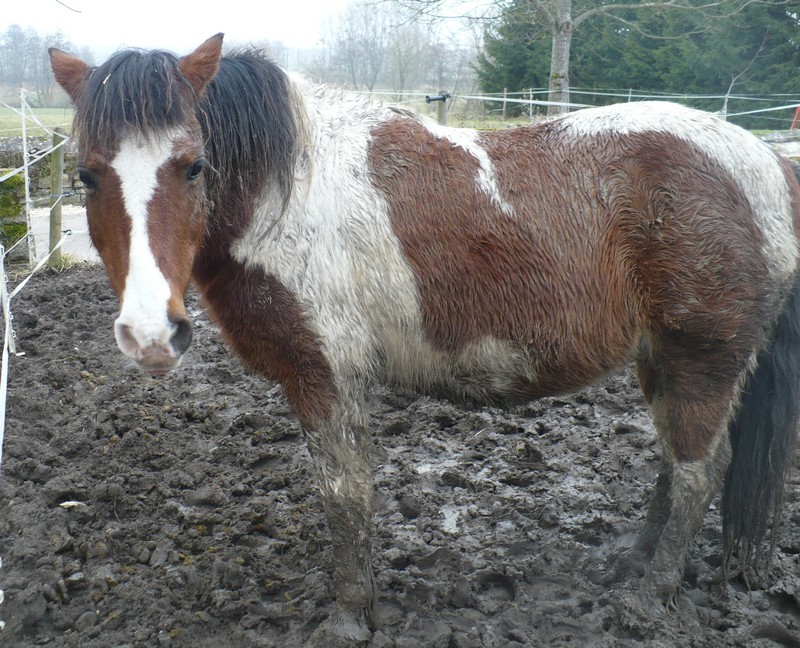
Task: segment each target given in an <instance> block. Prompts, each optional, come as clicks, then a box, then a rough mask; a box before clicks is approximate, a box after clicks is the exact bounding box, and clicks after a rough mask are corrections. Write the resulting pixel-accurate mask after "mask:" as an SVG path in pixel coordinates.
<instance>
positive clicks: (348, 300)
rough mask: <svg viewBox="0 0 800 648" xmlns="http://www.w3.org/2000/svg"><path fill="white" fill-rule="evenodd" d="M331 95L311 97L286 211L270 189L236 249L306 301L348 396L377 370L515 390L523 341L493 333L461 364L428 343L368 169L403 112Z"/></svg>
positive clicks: (357, 395) (349, 399) (397, 378)
mask: <svg viewBox="0 0 800 648" xmlns="http://www.w3.org/2000/svg"><path fill="white" fill-rule="evenodd" d="M331 92H336V91H331V90H327V89H322V88H317V89H316V90H310V91H309V92H307V93H306V95H305V108H306V110H307V119H306V120H305V122H306V123H307V124H309V125H310V130H311V132H310V133H309V138H310V147H308V149H307V150H308V152H309V154H310V156H311V158H310V162H308V161H304V162H303V165H302V169H301V170H299V172H298V173H297V174H296V185H295V191H294V194H293V196H292V198H291V200H290V202H289V205H288V208H287V210H286V212H285V213H283V214H282V215H279V214H280V204H281V201H280V197H279V196H277V195H276V194H275V192H274V191H273V192H269V191H268V192H267V195H266V196H265V197H264V200H263V204H262V205H261V207H260V208H259V209H257V210H256V213H255V215H254V219H253V223H252V226H251V227H250V229H249V230H248V231H247V232H246V233H245V234H244V235H243V236H242V238H241V239H240V240H239V241H237V242H236V243H235V244H234V246H233V248H232V254H233V256H234V257H235V258H236V259H237V260H238V261H240V262H241V263H243V264H244V265H245V266H251V265H255V266H258V267H260V268H262V269H263V270H264V271H265V272H267V273H269V274H273V275H274V276H276V277H277V278H278V279H279V280H280V281H281V282H282V283H283V284H284V285H285V286H286V287H287V288H288V289H289V290H291V291H292V292H293V293H294V294H295V295H296V296H297V297H298V298H299V300H300V303H301V306H302V308H303V309H304V312H305V314H306V317H307V320H308V321H307V324H309V325H310V326H312V328H313V329H314V330H315V332H316V333H317V334H318V335H319V337H320V339H321V341H322V344H323V352H324V354H325V356H326V358H327V359H328V361H329V362H330V364H331V367H332V369H333V373H334V376H335V377H336V384H337V388H338V390H339V396H340V401H341V402H342V403H351V405H350V407H352V409H353V410H357V409H359V407H360V405H359V403H361V402H362V400H363V391H364V387H365V386H366V385H365V382H369V381H372V380H374V379H380V380H383V379H388V380H389V381H391V382H395V383H403V384H413V385H416V386H420V387H422V386H431V385H436V386H439V387H441V388H444V389H448V388H449V389H451V390H452V391H456V392H458V391H460V392H462V393H463V392H467V391H468V392H469V393H470V394H471V395H473V396H477V394H473V390H475V389H477V390H479V392H481V393H485V392H486V390H487V388H488V389H489V390H491V391H494V390H500V391H502V390H505V389H507V388H508V386H509V385H510V384H511V383H512V382H514V380H515V379H516V378H517V377H518V376H519V372H520V371H524V368H522V367H520V364H521V363H523V362H524V359H522V358H521V357H520V356H519V354H518V353H516V352H515V351H513V350H512V348H511V345H509V344H507V343H505V342H499V341H497V340H493V339H490V338H487V339H485V340H483V341H481V342H479V343H477V344H474V345H471V346H470V347H468V348H466V349H464V350H462V351H461V352H460V353H459V354H458V357H457V358H455V361H454V359H453V358H451V357H450V356H449V355H447V354H445V353H443V352H441V351H437V350H435V349H434V348H432V347H431V345H430V344H429V343H428V342H427V339H426V336H425V333H424V328H423V322H422V314H421V310H420V296H419V293H418V290H417V283H416V280H415V277H414V273H413V271H412V269H411V267H410V265H409V263H408V261H407V259H406V257H405V255H404V254H403V251H402V248H401V245H400V242H399V240H398V239H397V237H396V236H395V235H394V232H393V230H392V227H391V223H390V218H389V208H388V205H387V204H386V199H385V197H384V195H383V194H382V193H380V192H379V191H378V190H376V189H375V188H374V187H373V186H372V184H371V183H370V182H369V179H368V172H367V169H368V168H369V165H368V159H367V157H368V146H369V143H370V140H371V132H372V130H373V129H374V128H375V127H376V126H378V125H379V124H380V123H383V122H385V121H386V120H389V119H392V118H395V117H396V112H395V111H393V110H391V109H388V108H387V109H381V108H376V107H375V106H374V105H372V106H370V105H368V104H366V103H365V101H364V99H363V98H361V97H353V96H349V95H341V96H338V97H333V98H332V97H330V96H329V95H330V93H331ZM325 93H327V94H328V96H326V94H325ZM332 99H333V100H332ZM470 376H471V377H472V378H471V379H469V378H468V377H470ZM475 376H479V377H485V379H486V381H487V382H486V383H485V384H484V383H483V382H482V380H481V378H475ZM489 376H491V379H489V378H488V377H489ZM470 380H471V381H472V382H470ZM351 413H353V412H351Z"/></svg>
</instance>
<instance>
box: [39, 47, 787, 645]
mask: <svg viewBox="0 0 800 648" xmlns="http://www.w3.org/2000/svg"><path fill="white" fill-rule="evenodd" d="M222 42H223V35H222V34H218V35H216V36H213V37H212V38H210V39H208V40H207V41H205V42H204V43H203V44H202V45H200V46H199V47H198V48H197V49H196V50H194V51H193V52H191V53H190V54H188V55H186V56H183V57H178V56H177V55H175V54H172V53H170V52H166V51H161V50H155V51H143V50H135V49H132V50H124V51H121V52H118V53H116V54H114V55H113V56H112V57H111V58H110V59H108V60H107V61H106V62H105V63H103V64H102V65H100V66H99V67H90V66H89V65H87V64H86V63H84V62H83V61H81V60H80V59H78V58H75V57H73V56H71V55H69V54H67V53H65V52H62V51H59V50H57V49H51V50H50V59H51V65H52V70H53V72H54V75H55V78H56V80H57V81H58V83H59V84H60V85H61V86H62V87H63V88H64V90H65V91H66V92H67V93H68V94H69V96H70V98H71V100H72V101H73V103H74V104H75V109H76V111H75V118H74V126H73V131H74V134H75V135H76V136H77V139H78V142H79V171H78V175H79V178H80V180H81V181H82V183H83V185H84V186H85V189H86V209H87V218H88V222H89V229H90V234H91V238H92V241H93V243H94V245H95V247H96V248H97V250H98V252H99V254H100V256H101V258H102V261H103V263H104V265H105V268H106V270H107V273H108V278H109V281H110V283H111V286H112V287H113V288H114V290H115V291H116V293H117V295H118V296H119V302H120V313H119V316H118V317H117V319H116V321H115V323H114V331H115V336H116V340H117V343H118V345H119V348H120V349H121V351H122V353H124V354H125V355H126V356H128V357H129V358H131V359H132V360H133V362H134V363H135V364H136V365H137V366H138V367H140V368H141V369H143V370H144V371H147V372H149V373H151V374H154V375H159V374H163V373H165V372H167V371H170V370H172V369H174V368H176V367H177V366H178V365H179V363H180V361H181V358H182V356H183V355H184V353H185V351H186V350H187V348H188V347H189V345H190V343H191V339H192V324H191V322H190V321H189V319H188V318H187V315H186V312H185V308H184V294H185V292H186V290H187V288H188V286H189V285H190V282H194V285H195V286H196V287H197V289H198V290H199V292H200V293H201V295H202V297H203V299H204V302H205V304H206V306H207V308H208V310H209V313H210V315H211V317H212V318H213V319H214V320H215V321H216V322H217V323H218V324H219V327H220V329H221V331H222V333H223V335H224V337H225V338H226V340H227V343H228V344H229V346H230V348H231V349H232V350H233V352H234V353H235V354H236V355H237V356H238V357H239V358H240V359H241V361H242V362H243V363H244V364H245V365H246V366H247V367H249V368H250V369H251V370H253V371H255V372H258V373H260V374H262V375H263V376H265V377H266V378H267V379H268V380H270V381H277V382H278V383H280V384H281V385H282V386H283V389H284V392H285V395H286V398H287V400H288V402H289V404H290V406H291V409H292V410H293V411H294V413H295V414H296V416H297V418H298V419H299V421H300V422H301V424H302V426H303V428H304V429H305V431H306V437H307V443H308V447H309V449H310V454H311V456H312V457H313V461H314V464H315V468H316V472H317V475H318V480H319V490H320V494H321V498H322V502H323V505H324V509H325V513H326V518H327V521H328V525H329V531H330V535H331V541H332V549H333V556H334V560H335V565H334V567H333V574H334V581H335V587H336V603H335V606H334V612H333V613H332V614H331V615H330V617H329V618H328V619H327V621H326V622H325V623H324V624H322V625H321V626H320V628H319V629H318V633H317V637H316V640H317V641H318V642H319V643H320V644H323V643H326V644H329V645H337V644H339V645H353V644H354V643H357V642H365V641H368V640H369V638H370V636H371V632H372V631H373V630H374V629H375V627H376V624H377V619H376V618H375V607H374V601H375V597H376V592H375V585H374V579H373V570H372V565H371V551H372V547H371V534H372V512H373V485H372V482H371V468H370V434H369V393H370V389H371V388H372V387H373V386H375V385H378V384H382V383H383V384H388V385H395V386H401V387H404V388H411V389H414V390H417V391H419V392H425V393H430V394H433V395H436V396H442V397H447V398H452V399H457V400H460V401H466V402H468V403H491V404H500V405H512V404H514V403H520V402H525V401H530V400H531V399H535V398H537V397H541V396H545V395H554V394H559V393H563V392H568V391H570V390H575V389H577V388H579V387H581V386H584V385H586V384H588V383H591V382H593V381H596V380H598V379H599V378H601V377H603V376H604V375H606V374H608V373H609V372H612V371H614V370H616V369H618V368H620V367H622V366H624V365H626V364H627V363H629V362H632V361H633V362H635V364H636V368H637V373H638V378H639V382H640V385H641V389H642V392H643V396H644V399H645V400H646V401H647V403H649V405H650V406H651V409H652V413H653V420H654V424H655V427H656V429H657V431H658V437H659V439H660V448H661V465H660V472H659V475H658V478H657V481H656V484H655V488H654V492H653V495H652V498H651V500H650V504H649V508H648V511H647V516H646V524H645V527H644V529H643V530H642V532H641V534H640V535H639V537H638V540H637V542H636V544H635V546H634V547H633V549H632V550H631V559H635V560H639V561H642V562H643V563H644V564H646V570H645V572H644V576H643V579H642V584H641V590H640V593H639V595H638V596H637V597H635V598H636V599H637V600H639V601H641V605H642V608H641V609H642V612H643V613H644V614H652V613H653V612H652V608H651V604H652V602H653V601H654V600H658V599H660V600H661V601H662V602H663V603H664V604H665V605H666V607H667V608H668V609H669V608H674V606H675V605H676V600H677V596H678V593H679V591H680V587H681V580H682V574H683V569H684V564H685V561H686V557H687V550H688V547H689V544H690V541H691V540H692V538H693V536H694V535H695V533H696V531H697V530H698V528H699V527H700V525H701V523H702V521H703V519H704V516H705V512H706V510H707V508H708V507H709V504H710V502H711V500H712V498H713V497H714V496H715V495H716V494H717V493H718V492H720V490H721V491H722V506H723V509H724V513H723V516H724V525H723V536H724V547H723V551H724V556H725V560H724V564H725V565H726V569H725V571H726V573H727V565H729V564H732V562H731V561H732V556H734V555H736V556H738V560H739V565H740V566H741V568H742V570H743V573H750V570H751V569H756V568H758V567H759V566H760V565H763V564H764V562H765V561H766V558H765V556H766V555H767V554H768V553H769V551H768V548H767V547H765V545H767V544H768V542H767V540H768V539H769V538H774V537H775V534H776V533H777V527H778V526H779V521H780V512H781V501H782V493H783V485H784V481H785V479H786V473H787V471H788V468H789V466H790V461H789V458H790V456H791V450H792V447H793V443H794V441H795V439H796V436H797V424H798V404H797V403H798V395H799V389H798V388H799V387H800V385H799V383H798V380H800V279H799V278H798V277H799V275H798V257H799V256H800V248H799V247H798V236H800V186H799V185H798V180H797V177H796V175H795V173H794V170H793V168H792V166H791V164H790V163H789V162H788V161H787V160H784V159H782V158H781V157H779V156H777V155H776V154H774V153H773V152H772V151H771V150H770V149H769V148H768V147H767V146H766V145H765V144H763V143H761V142H760V141H759V140H758V139H757V138H755V137H753V136H752V135H750V134H749V133H747V132H746V131H744V130H742V129H740V128H738V127H736V126H733V125H731V124H728V123H726V122H724V121H723V120H720V119H719V118H717V117H716V116H713V115H710V114H707V113H704V112H699V111H695V110H691V109H688V108H684V107H681V106H678V105H675V104H671V103H666V102H663V103H662V102H643V103H630V104H624V105H615V106H608V107H601V108H594V109H587V110H582V111H579V112H574V113H569V114H566V115H563V116H560V117H558V118H555V119H552V120H550V121H546V122H543V123H541V124H538V125H532V126H526V127H519V128H514V129H509V130H505V131H499V132H477V131H474V130H467V129H463V130H462V129H451V128H446V127H443V126H440V125H438V124H436V123H434V122H432V121H430V120H429V119H427V118H424V117H422V116H420V115H418V114H416V113H414V112H413V111H410V110H407V109H404V108H399V107H396V106H391V105H377V104H374V103H372V102H370V101H369V100H367V99H364V98H358V97H353V96H350V95H348V94H346V93H344V92H341V91H337V90H335V89H331V88H324V87H320V86H316V85H313V84H311V83H309V82H307V81H305V80H303V79H300V78H296V77H294V76H290V75H289V74H288V73H286V72H285V71H284V70H282V69H281V68H280V67H278V66H277V65H275V64H274V63H273V62H271V61H270V60H269V59H268V58H267V57H266V56H264V55H263V54H261V53H259V52H257V51H255V50H244V51H241V52H238V53H235V54H232V55H229V56H223V55H222Z"/></svg>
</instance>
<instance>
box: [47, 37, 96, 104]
mask: <svg viewBox="0 0 800 648" xmlns="http://www.w3.org/2000/svg"><path fill="white" fill-rule="evenodd" d="M47 53H48V54H49V55H50V67H51V68H52V69H53V76H54V77H55V78H56V81H58V85H60V86H61V87H62V88H64V90H66V91H67V94H68V95H69V97H70V99H72V102H73V103H77V102H78V99H80V96H81V95H82V94H83V89H84V87H85V86H86V79H87V77H88V76H89V75H88V72H89V69H90V68H89V66H88V65H87V64H86V63H84V62H83V61H81V60H80V59H79V58H76V57H74V56H72V55H70V54H67V53H66V52H62V51H61V50H60V49H57V48H55V47H51V48H50V49H49V50H47Z"/></svg>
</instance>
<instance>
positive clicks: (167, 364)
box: [133, 355, 183, 378]
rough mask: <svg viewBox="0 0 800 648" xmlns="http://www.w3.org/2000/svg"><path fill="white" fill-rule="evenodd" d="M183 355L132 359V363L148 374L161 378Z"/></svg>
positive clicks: (174, 366)
mask: <svg viewBox="0 0 800 648" xmlns="http://www.w3.org/2000/svg"><path fill="white" fill-rule="evenodd" d="M182 359H183V356H172V355H160V356H158V358H157V359H156V358H153V357H150V358H145V359H141V360H139V359H135V358H134V359H133V363H134V364H135V365H136V366H137V367H138V368H139V369H141V370H142V371H143V372H144V373H146V374H147V375H148V376H152V377H153V378H161V377H162V376H166V375H167V374H168V373H169V372H170V371H172V370H173V369H175V368H177V367H178V366H179V365H180V364H181V360H182Z"/></svg>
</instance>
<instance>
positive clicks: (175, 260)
mask: <svg viewBox="0 0 800 648" xmlns="http://www.w3.org/2000/svg"><path fill="white" fill-rule="evenodd" d="M202 156H203V148H202V146H201V145H200V144H199V136H198V137H197V138H196V139H195V138H193V137H190V136H184V137H181V138H178V139H177V140H176V141H175V143H174V154H173V155H172V157H170V159H169V160H167V162H165V163H164V164H163V165H162V167H161V168H160V169H159V171H158V176H157V178H156V190H155V193H154V195H153V197H152V199H151V200H150V203H149V204H148V218H147V234H148V238H149V241H150V249H151V251H152V253H153V256H154V257H155V259H156V263H157V264H158V267H159V269H160V270H161V273H162V274H163V275H164V277H165V279H166V280H167V283H168V284H169V287H170V299H169V303H168V305H167V312H168V313H169V315H170V316H174V315H185V307H184V303H183V296H184V294H185V293H186V290H187V288H188V287H189V281H190V280H191V276H192V273H191V271H192V266H193V264H194V261H195V258H196V256H197V253H198V251H199V249H200V245H201V243H202V241H203V236H204V234H205V228H206V223H205V216H206V209H207V205H206V202H207V201H206V195H205V183H204V182H203V179H202V177H198V178H197V179H195V180H190V179H189V178H187V171H188V169H190V168H191V166H192V165H193V164H194V163H195V161H197V160H198V159H199V158H201V157H202Z"/></svg>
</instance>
